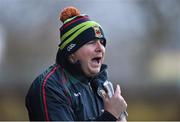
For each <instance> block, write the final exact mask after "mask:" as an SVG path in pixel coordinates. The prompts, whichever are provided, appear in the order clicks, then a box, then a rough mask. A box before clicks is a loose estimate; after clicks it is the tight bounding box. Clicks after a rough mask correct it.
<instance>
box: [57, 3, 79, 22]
mask: <svg viewBox="0 0 180 122" xmlns="http://www.w3.org/2000/svg"><path fill="white" fill-rule="evenodd" d="M79 15H80V11H79V10H78V9H77V8H75V7H73V6H69V7H66V8H64V9H63V10H62V11H61V14H60V20H61V21H62V22H64V21H66V20H67V19H69V18H71V17H74V16H79Z"/></svg>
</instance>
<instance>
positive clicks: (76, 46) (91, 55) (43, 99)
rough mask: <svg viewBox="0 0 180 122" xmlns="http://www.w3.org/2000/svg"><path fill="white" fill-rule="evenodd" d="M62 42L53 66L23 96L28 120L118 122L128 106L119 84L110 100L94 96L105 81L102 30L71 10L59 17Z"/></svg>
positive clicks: (85, 16) (94, 23) (65, 10)
mask: <svg viewBox="0 0 180 122" xmlns="http://www.w3.org/2000/svg"><path fill="white" fill-rule="evenodd" d="M60 18H61V21H62V22H63V25H62V27H61V28H60V34H61V37H60V38H61V43H60V45H59V50H58V52H57V57H56V63H55V64H54V65H53V66H51V67H49V68H48V69H47V70H46V71H45V72H43V73H42V74H41V75H40V76H38V77H37V78H36V79H35V81H34V82H33V83H32V85H31V87H30V89H29V91H28V94H27V96H26V107H27V109H28V113H29V119H30V120H46V121H49V120H50V121H51V120H57V121H62V120H66V121H79V120H80V121H84V120H97V121H98V120H101V121H103V120H105V121H113V120H114V121H115V120H118V119H119V117H120V115H121V113H123V112H124V111H125V110H126V108H127V104H126V102H125V100H124V99H123V97H122V96H121V91H120V87H119V85H117V87H116V89H115V93H114V95H113V96H112V97H111V98H110V97H109V96H108V95H107V94H103V97H101V96H99V95H98V94H97V88H98V87H99V85H101V84H102V83H104V82H105V81H106V80H107V71H106V70H107V66H106V65H105V64H103V61H104V56H105V46H106V39H105V37H104V33H103V30H102V27H101V26H100V25H99V24H98V23H96V22H94V21H91V20H90V19H89V17H88V16H87V15H80V12H79V10H78V9H76V8H74V7H67V8H65V9H64V10H63V11H62V12H61V15H60Z"/></svg>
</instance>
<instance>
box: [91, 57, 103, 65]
mask: <svg viewBox="0 0 180 122" xmlns="http://www.w3.org/2000/svg"><path fill="white" fill-rule="evenodd" d="M101 59H102V57H95V58H93V59H92V62H93V63H95V64H99V63H100V62H101Z"/></svg>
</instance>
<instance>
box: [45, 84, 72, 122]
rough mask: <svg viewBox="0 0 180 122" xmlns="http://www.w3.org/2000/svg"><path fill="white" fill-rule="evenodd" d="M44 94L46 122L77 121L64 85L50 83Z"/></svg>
mask: <svg viewBox="0 0 180 122" xmlns="http://www.w3.org/2000/svg"><path fill="white" fill-rule="evenodd" d="M45 91H46V92H45V93H44V94H43V95H44V97H43V106H44V111H45V117H46V120H50V121H57V120H58V121H59V120H61V121H63V120H66V121H68V120H71V121H72V120H75V115H74V113H73V110H72V108H71V105H70V99H69V98H70V97H68V96H67V94H66V93H65V90H64V88H63V86H62V85H60V84H59V83H58V81H57V82H55V81H48V82H47V84H46V85H45Z"/></svg>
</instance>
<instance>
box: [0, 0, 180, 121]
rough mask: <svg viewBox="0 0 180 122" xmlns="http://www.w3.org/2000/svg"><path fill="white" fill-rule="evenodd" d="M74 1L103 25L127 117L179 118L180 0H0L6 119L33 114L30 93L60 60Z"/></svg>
mask: <svg viewBox="0 0 180 122" xmlns="http://www.w3.org/2000/svg"><path fill="white" fill-rule="evenodd" d="M69 5H72V6H75V7H77V8H79V9H80V10H81V12H82V13H85V14H88V15H89V16H90V18H91V19H92V20H95V21H97V22H99V23H100V24H101V25H102V27H103V29H104V31H105V34H106V38H107V48H106V61H105V63H107V64H108V65H109V76H110V77H109V80H111V81H112V82H113V83H114V84H117V83H119V84H120V86H121V90H122V95H123V96H124V98H125V99H126V101H127V103H128V110H127V111H128V113H129V117H128V120H134V121H139V120H144V121H155V120H156V121H157V120H163V121H168V120H171V121H172V120H180V116H179V115H180V12H179V11H180V0H0V120H28V115H27V111H26V108H25V104H24V103H25V102H24V99H25V95H26V93H27V90H28V89H29V86H30V84H31V83H32V81H33V80H34V78H35V77H36V76H37V75H39V74H40V73H41V72H42V71H43V70H45V69H46V68H47V67H48V66H50V65H51V64H53V63H54V62H55V56H56V52H57V49H58V44H59V42H60V40H59V28H60V26H61V25H62V23H61V22H60V21H59V13H60V11H61V10H62V9H63V8H64V7H66V6H69ZM34 104H36V103H34Z"/></svg>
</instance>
